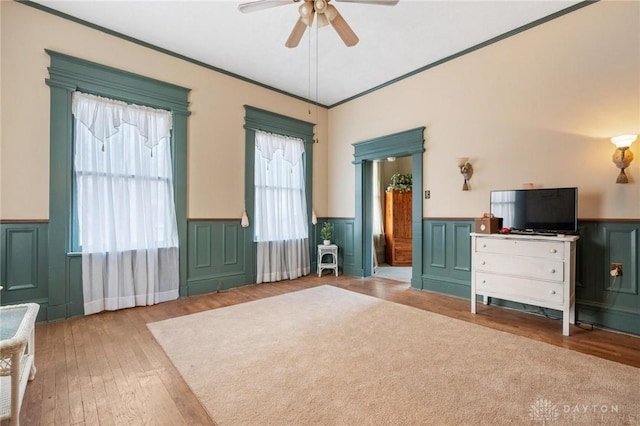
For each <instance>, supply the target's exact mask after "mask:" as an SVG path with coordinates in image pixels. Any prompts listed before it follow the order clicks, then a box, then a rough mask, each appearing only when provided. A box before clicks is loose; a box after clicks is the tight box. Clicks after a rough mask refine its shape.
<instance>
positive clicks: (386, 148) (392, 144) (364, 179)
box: [353, 127, 425, 288]
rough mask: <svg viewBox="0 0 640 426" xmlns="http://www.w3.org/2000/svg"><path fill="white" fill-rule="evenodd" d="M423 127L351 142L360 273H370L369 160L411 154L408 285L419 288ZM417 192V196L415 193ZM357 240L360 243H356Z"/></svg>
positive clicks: (370, 188) (371, 197)
mask: <svg viewBox="0 0 640 426" xmlns="http://www.w3.org/2000/svg"><path fill="white" fill-rule="evenodd" d="M424 130H425V127H417V128H415V129H411V130H406V131H404V132H399V133H394V134H391V135H387V136H381V137H378V138H375V139H369V140H366V141H363V142H358V143H354V144H353V147H354V149H355V152H354V154H353V156H354V161H353V164H354V165H355V172H356V176H355V177H356V186H355V199H356V209H355V213H356V216H355V235H354V240H355V242H356V243H355V247H356V258H357V259H359V260H360V264H361V266H362V268H361V272H362V274H361V275H362V276H363V277H369V276H371V274H372V273H373V261H372V259H373V239H372V238H371V236H372V232H373V194H372V186H373V175H372V162H373V161H374V160H381V159H384V158H387V157H406V156H409V155H410V156H411V172H412V174H413V194H414V197H412V206H411V207H412V208H411V213H412V215H411V217H412V219H411V221H412V233H411V236H412V253H413V254H412V257H413V261H412V271H411V286H412V287H415V288H422V161H423V159H422V156H423V152H424V136H423V135H424ZM416 195H417V196H416ZM358 242H359V243H358Z"/></svg>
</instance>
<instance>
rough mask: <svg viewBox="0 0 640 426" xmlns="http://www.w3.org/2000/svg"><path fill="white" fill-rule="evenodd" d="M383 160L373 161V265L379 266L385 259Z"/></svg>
mask: <svg viewBox="0 0 640 426" xmlns="http://www.w3.org/2000/svg"><path fill="white" fill-rule="evenodd" d="M382 164H383V163H382V162H381V161H374V162H373V179H372V180H373V266H374V268H377V267H378V265H379V264H380V259H384V246H385V244H386V241H385V238H384V210H385V198H384V191H385V187H384V183H383V176H382Z"/></svg>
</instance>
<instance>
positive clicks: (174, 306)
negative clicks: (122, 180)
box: [2, 275, 640, 426]
mask: <svg viewBox="0 0 640 426" xmlns="http://www.w3.org/2000/svg"><path fill="white" fill-rule="evenodd" d="M324 284H329V285H334V286H337V287H340V288H344V289H347V290H351V291H355V292H358V293H361V294H366V295H370V296H373V297H378V298H381V299H385V300H389V301H393V302H396V303H401V304H404V305H407V306H413V307H415V308H417V309H423V310H427V311H431V312H434V313H437V314H440V315H446V316H449V317H451V318H456V319H458V320H461V321H467V322H470V323H474V324H478V325H481V326H484V327H490V328H493V329H497V330H502V331H505V332H508V333H513V334H517V335H521V336H524V337H527V338H530V339H533V340H537V341H541V342H546V343H549V344H552V345H556V346H560V347H564V348H567V349H570V350H573V351H578V352H582V353H586V354H590V355H593V356H596V357H600V358H604V359H608V360H611V361H615V362H620V363H624V364H627V365H631V366H634V367H637V368H640V338H638V337H636V336H630V335H625V334H621V333H615V332H611V331H606V330H601V329H598V328H595V329H590V327H589V326H588V325H584V324H582V325H577V326H571V335H570V336H563V335H562V323H561V321H558V320H553V319H549V318H546V317H544V316H541V315H534V314H531V313H524V312H520V311H516V310H511V309H505V308H501V307H497V306H485V305H479V306H478V314H476V315H474V314H471V313H470V311H469V308H470V303H469V301H468V300H464V299H459V298H455V297H450V296H445V295H442V294H436V293H430V292H425V291H420V290H416V289H412V288H411V287H410V286H409V285H408V284H407V283H402V282H398V281H393V280H389V279H385V278H367V279H362V278H353V277H348V276H339V277H335V276H328V275H326V276H323V277H322V278H318V277H315V276H309V277H305V278H302V279H298V280H293V281H283V282H279V283H266V284H259V285H249V286H244V287H241V288H237V289H231V290H228V291H223V292H220V293H209V294H203V295H198V296H193V297H188V298H184V299H180V300H176V301H172V302H166V303H162V304H159V305H154V306H146V307H139V308H132V309H125V310H122V311H117V312H103V313H99V314H95V315H90V316H87V317H82V318H74V319H69V320H66V321H59V322H54V323H48V324H37V325H36V342H37V343H36V365H37V367H38V371H37V375H36V378H35V380H34V381H32V382H30V383H29V385H28V387H27V392H26V395H25V399H24V402H23V409H22V412H21V422H22V423H23V424H25V425H43V426H45V425H46V426H49V425H56V424H65V425H66V424H86V425H97V424H100V425H137V424H141V425H142V424H158V425H164V424H166V425H179V424H185V425H214V424H215V423H214V422H213V420H212V419H211V418H210V417H209V415H208V414H207V412H206V411H205V410H204V408H203V407H202V405H201V404H200V402H199V401H198V399H197V398H196V397H195V395H194V394H193V392H192V391H191V390H190V389H189V387H188V385H187V384H186V383H185V381H184V379H183V378H182V377H181V376H180V374H179V373H178V371H177V370H176V369H175V367H174V366H173V365H172V364H171V361H170V360H169V359H168V358H167V356H166V354H165V353H164V351H163V350H162V348H161V347H160V346H159V345H158V343H157V342H156V341H155V339H154V338H153V336H152V334H151V333H150V332H149V330H148V328H147V324H148V323H150V322H155V321H161V320H164V319H168V318H175V317H178V316H182V315H189V314H192V313H196V312H202V311H206V310H209V309H219V308H221V307H225V306H231V305H235V304H239V303H245V302H248V301H252V300H258V299H261V298H265V297H272V296H276V295H279V294H285V293H289V292H292V291H298V290H303V289H305V288H310V287H315V286H318V285H324ZM7 424H8V422H7V421H3V422H2V426H5V425H7Z"/></svg>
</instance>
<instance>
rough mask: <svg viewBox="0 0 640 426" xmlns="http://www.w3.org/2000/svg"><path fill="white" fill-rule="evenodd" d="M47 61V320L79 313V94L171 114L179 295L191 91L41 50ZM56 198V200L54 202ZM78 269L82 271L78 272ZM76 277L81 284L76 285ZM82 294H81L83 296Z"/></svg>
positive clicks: (184, 283)
mask: <svg viewBox="0 0 640 426" xmlns="http://www.w3.org/2000/svg"><path fill="white" fill-rule="evenodd" d="M45 51H46V53H47V54H48V55H49V56H50V59H51V62H50V66H49V68H48V71H49V78H47V79H46V80H45V82H46V84H47V85H48V86H49V88H50V96H51V97H50V114H51V119H50V175H49V185H50V189H49V198H50V200H51V202H50V203H49V227H48V231H49V239H48V241H49V266H48V277H49V286H48V287H49V291H48V294H49V305H48V309H47V310H48V314H47V319H48V320H54V319H61V318H67V317H70V316H76V315H82V314H83V310H80V309H79V306H80V305H81V303H79V301H78V291H79V289H81V288H82V284H81V277H82V273H81V266H80V265H81V262H79V261H78V260H72V258H73V257H72V256H71V255H70V254H71V253H72V235H71V231H72V223H73V221H72V217H71V215H72V212H73V206H72V198H73V197H72V191H73V173H72V170H73V117H72V113H71V95H72V92H73V91H76V90H78V91H82V92H85V93H90V94H94V95H98V96H105V97H109V98H112V99H118V100H121V101H124V102H128V103H135V104H138V105H146V106H150V107H154V108H161V109H165V110H168V111H171V113H172V115H173V129H172V132H171V150H172V160H173V173H174V197H175V205H176V219H177V224H178V237H179V241H180V295H181V296H184V295H186V294H187V293H188V291H187V279H186V278H187V275H186V273H187V263H186V262H187V239H186V238H187V223H186V212H187V118H188V116H189V110H188V106H189V102H188V96H189V92H190V89H187V88H184V87H180V86H176V85H174V84H169V83H165V82H162V81H159V80H155V79H151V78H148V77H144V76H141V75H138V74H134V73H130V72H127V71H122V70H119V69H116V68H111V67H107V66H105V65H102V64H98V63H95V62H90V61H87V60H84V59H80V58H76V57H73V56H69V55H65V54H62V53H58V52H55V51H52V50H45ZM53 200H55V202H54V201H53ZM79 268H80V271H78V269H79ZM78 279H80V284H78V283H77V281H78ZM81 293H82V292H81V291H80V295H81Z"/></svg>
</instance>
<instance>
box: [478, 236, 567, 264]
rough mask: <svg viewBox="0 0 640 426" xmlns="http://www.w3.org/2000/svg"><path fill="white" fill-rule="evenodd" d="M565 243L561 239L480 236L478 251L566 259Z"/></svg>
mask: <svg viewBox="0 0 640 426" xmlns="http://www.w3.org/2000/svg"><path fill="white" fill-rule="evenodd" d="M562 248H563V244H562V242H560V241H538V240H536V241H530V240H519V239H501V238H478V240H477V244H476V252H478V253H497V254H513V255H518V256H531V257H544V258H547V259H557V260H564V251H563V250H562Z"/></svg>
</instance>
